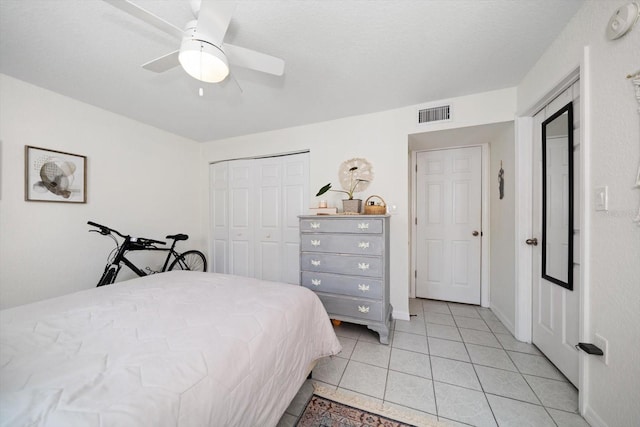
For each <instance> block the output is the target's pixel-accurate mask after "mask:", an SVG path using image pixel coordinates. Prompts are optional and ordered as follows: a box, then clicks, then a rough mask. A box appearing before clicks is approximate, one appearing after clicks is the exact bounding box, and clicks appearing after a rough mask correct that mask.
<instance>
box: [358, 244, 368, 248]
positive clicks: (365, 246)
mask: <svg viewBox="0 0 640 427" xmlns="http://www.w3.org/2000/svg"><path fill="white" fill-rule="evenodd" d="M358 247H359V248H360V249H369V242H360V243H358Z"/></svg>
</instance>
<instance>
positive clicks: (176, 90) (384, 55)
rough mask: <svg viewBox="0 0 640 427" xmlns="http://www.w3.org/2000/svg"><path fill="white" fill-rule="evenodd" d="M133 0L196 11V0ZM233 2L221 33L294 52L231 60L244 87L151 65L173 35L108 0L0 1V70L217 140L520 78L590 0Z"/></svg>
mask: <svg viewBox="0 0 640 427" xmlns="http://www.w3.org/2000/svg"><path fill="white" fill-rule="evenodd" d="M213 1H215V0H213ZM136 3H137V4H139V5H140V6H142V7H144V8H146V9H147V10H149V11H152V12H153V13H155V14H157V15H158V16H160V17H162V18H163V19H165V20H167V21H169V22H171V23H173V24H175V25H176V26H178V27H182V26H183V25H184V24H185V23H186V22H187V21H188V20H190V19H193V16H192V14H191V10H190V8H189V5H188V1H187V0H162V1H160V0H137V1H136ZM237 3H238V6H237V9H236V12H235V14H234V16H233V19H232V21H231V24H230V27H229V31H228V33H227V36H226V38H225V41H226V42H228V43H233V44H235V45H239V46H243V47H247V48H250V49H254V50H258V51H261V52H264V53H268V54H270V55H274V56H278V57H280V58H283V59H284V60H285V62H286V65H285V74H284V76H282V77H275V76H270V75H265V74H261V73H258V72H255V71H251V70H246V69H240V68H236V69H232V73H233V75H234V76H235V78H236V79H237V81H238V82H239V85H240V86H241V88H242V92H241V91H240V89H239V88H238V85H236V84H235V83H234V82H233V81H225V82H224V83H222V84H218V85H216V84H204V83H200V82H198V81H196V80H194V79H193V78H191V77H189V76H188V75H187V74H186V73H184V71H183V70H182V69H181V68H180V67H176V68H174V69H172V70H170V71H168V72H166V73H163V74H154V73H152V72H149V71H146V70H144V69H142V68H141V67H140V65H141V64H143V63H145V62H147V61H149V60H151V59H154V58H156V57H158V56H161V55H163V54H165V53H168V52H170V51H173V50H176V49H177V48H178V41H176V40H175V39H173V38H172V37H171V36H168V35H167V34H165V33H163V32H161V31H160V30H157V29H156V28H154V27H151V26H149V25H148V24H145V23H144V22H142V21H139V20H137V19H135V18H133V17H131V16H128V15H127V14H125V13H124V12H122V11H120V10H118V9H116V8H114V7H113V6H111V5H109V4H107V3H105V2H103V1H101V0H0V72H2V73H4V74H7V75H10V76H13V77H16V78H18V79H21V80H24V81H27V82H30V83H33V84H35V85H38V86H41V87H44V88H46V89H50V90H52V91H55V92H58V93H61V94H63V95H67V96H69V97H72V98H76V99H78V100H80V101H83V102H86V103H89V104H92V105H96V106H98V107H101V108H104V109H106V110H110V111H113V112H116V113H119V114H122V115H125V116H128V117H131V118H133V119H135V120H139V121H141V122H144V123H148V124H150V125H153V126H156V127H158V128H161V129H165V130H167V131H170V132H173V133H175V134H178V135H182V136H185V137H188V138H191V139H194V140H196V141H209V140H215V139H220V138H225V137H230V136H236V135H242V134H249V133H255V132H261V131H266V130H272V129H280V128H285V127H290V126H296V125H302V124H307V123H313V122H319V121H324V120H331V119H335V118H340V117H345V116H351V115H357V114H363V113H369V112H375V111H382V110H387V109H391V108H397V107H401V106H406V105H411V104H418V103H422V102H428V101H432V100H438V99H444V98H449V97H454V96H460V95H466V94H471V93H477V92H483V91H488V90H494V89H500V88H505V87H511V86H515V85H517V84H518V83H519V82H520V81H521V79H522V78H523V77H524V75H525V73H526V72H527V71H528V70H529V69H530V68H531V67H532V65H533V64H534V63H535V62H536V61H537V60H538V58H539V57H540V55H541V54H542V53H543V52H544V50H545V49H546V47H547V46H548V45H549V44H550V43H551V41H553V40H554V39H555V38H556V36H557V35H558V34H559V32H560V31H561V29H562V28H563V27H564V26H565V25H566V23H567V22H568V21H569V19H570V18H571V17H572V16H573V15H574V14H575V12H576V11H577V9H578V8H579V7H580V5H581V4H582V3H583V0H562V1H559V0H439V1H436V0H393V1H392V0H384V1H383V0H239V1H238V2H237ZM199 87H203V88H204V91H205V95H204V96H203V97H199V96H198V93H197V92H198V88H199Z"/></svg>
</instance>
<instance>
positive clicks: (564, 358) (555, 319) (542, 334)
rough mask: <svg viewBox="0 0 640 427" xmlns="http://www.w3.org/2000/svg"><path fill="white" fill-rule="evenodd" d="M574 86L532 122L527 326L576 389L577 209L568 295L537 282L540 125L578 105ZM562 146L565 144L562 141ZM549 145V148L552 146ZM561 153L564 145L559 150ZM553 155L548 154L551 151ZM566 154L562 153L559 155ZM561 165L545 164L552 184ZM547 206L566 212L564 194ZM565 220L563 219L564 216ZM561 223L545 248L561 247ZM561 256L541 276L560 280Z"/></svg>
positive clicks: (577, 177)
mask: <svg viewBox="0 0 640 427" xmlns="http://www.w3.org/2000/svg"><path fill="white" fill-rule="evenodd" d="M579 87H580V86H579V82H576V83H575V84H574V85H573V86H572V87H571V88H569V89H567V90H566V91H565V92H564V93H562V94H561V95H560V96H559V97H558V98H556V99H555V100H554V101H553V102H552V103H550V104H549V105H547V107H545V109H543V110H542V111H541V112H540V113H538V114H537V115H536V116H535V117H534V135H533V142H534V146H533V148H534V153H533V228H534V230H533V237H535V238H536V239H537V241H538V243H539V244H538V245H537V246H532V248H533V262H532V266H533V267H532V268H533V274H532V277H533V287H532V289H533V310H532V313H533V321H532V328H533V330H532V341H533V343H534V344H535V345H536V346H537V347H538V348H539V349H540V350H541V351H542V352H543V353H544V355H545V356H547V358H548V359H549V360H550V361H551V362H552V363H553V364H554V365H556V367H557V368H558V369H559V370H560V371H561V372H562V373H563V374H564V375H565V376H566V377H567V378H568V379H569V381H571V382H572V383H573V384H574V385H575V386H576V387H577V386H578V351H577V350H576V349H575V347H574V346H575V345H576V344H577V343H578V338H579V308H580V305H579V304H580V288H581V287H580V275H579V264H580V251H579V250H578V249H579V248H580V233H579V224H580V217H579V215H580V209H574V233H573V236H574V239H573V242H574V243H573V244H574V251H573V254H574V259H573V290H572V291H570V290H568V289H566V288H563V287H561V286H558V285H556V284H555V283H552V282H550V281H548V280H546V279H544V278H543V277H542V244H544V243H545V242H542V122H544V120H545V119H546V118H548V117H551V116H552V115H553V114H554V113H555V112H556V111H558V110H560V108H562V107H563V106H565V105H566V104H568V103H569V102H571V101H572V100H573V101H575V100H577V99H579ZM578 105H579V103H578V102H573V107H574V114H573V117H574V122H573V127H574V130H573V135H574V138H573V143H574V154H573V163H574V165H579V163H580V156H579V150H580V137H579V128H578V127H579V123H580V122H579V117H580V114H579V111H578V108H577V107H578ZM562 141H563V139H562V138H556V139H555V140H554V142H555V143H558V144H559V143H561V142H562ZM564 142H565V143H566V139H564ZM552 145H554V144H552ZM564 147H566V145H565V146H564ZM552 149H553V148H552ZM565 151H566V150H565ZM557 158H561V159H562V161H561V162H553V161H552V162H550V166H551V168H553V169H555V170H557V171H558V173H557V174H556V175H557V177H558V179H565V178H563V176H566V174H565V173H564V172H563V171H564V170H565V169H566V164H567V155H564V156H558V157H557ZM550 173H551V170H549V171H548V174H547V180H548V181H549V182H550V183H552V182H553V179H555V178H552V177H550V176H549V174H550ZM548 188H549V190H550V191H548V197H547V203H548V204H549V205H550V207H551V208H552V209H554V208H556V209H563V212H566V209H567V206H566V205H567V203H568V199H567V194H566V192H564V191H553V189H551V188H550V187H548ZM579 188H580V175H579V171H578V168H577V167H576V168H574V192H573V194H574V206H580V200H579V197H580V191H579ZM565 217H566V216H565ZM566 227H567V223H566V221H562V222H559V223H557V224H550V227H549V228H553V231H551V232H548V233H547V235H548V241H547V242H546V243H547V244H548V247H549V246H551V244H552V241H553V239H560V242H559V243H560V245H555V246H556V247H560V246H561V245H566V243H567V237H566V236H567V235H568V230H567V228H566ZM567 265H568V263H567V258H566V255H555V256H553V257H552V258H551V259H550V262H549V263H548V265H547V272H548V273H549V272H551V273H553V274H554V275H556V276H561V275H564V274H566V269H567Z"/></svg>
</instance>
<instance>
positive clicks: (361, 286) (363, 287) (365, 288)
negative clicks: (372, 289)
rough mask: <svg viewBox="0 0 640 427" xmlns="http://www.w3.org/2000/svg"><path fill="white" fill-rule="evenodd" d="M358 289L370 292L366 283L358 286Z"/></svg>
mask: <svg viewBox="0 0 640 427" xmlns="http://www.w3.org/2000/svg"><path fill="white" fill-rule="evenodd" d="M358 289H359V290H361V291H362V292H368V291H369V285H365V284H364V283H360V284H359V285H358Z"/></svg>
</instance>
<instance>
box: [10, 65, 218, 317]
mask: <svg viewBox="0 0 640 427" xmlns="http://www.w3.org/2000/svg"><path fill="white" fill-rule="evenodd" d="M0 91H1V93H2V96H1V97H0V140H1V141H2V156H1V169H0V180H1V185H2V187H1V189H0V190H1V193H0V196H1V200H0V307H2V308H7V307H12V306H15V305H20V304H24V303H28V302H32V301H37V300H41V299H44V298H48V297H53V296H58V295H63V294H66V293H70V292H74V291H78V290H82V289H87V288H91V287H93V286H95V284H96V282H97V281H98V279H99V277H100V274H101V272H102V269H103V267H104V264H105V263H106V257H107V255H108V253H109V251H110V250H111V248H112V247H113V245H112V244H111V240H110V239H109V238H106V237H103V236H100V235H99V234H97V233H88V232H87V230H88V228H89V227H88V226H87V224H86V223H87V221H88V220H93V221H95V222H98V223H102V224H105V225H110V226H112V227H113V228H116V229H119V230H121V231H123V232H125V233H129V234H132V235H140V236H143V237H150V238H156V239H163V238H164V237H165V236H166V235H167V234H173V233H179V232H182V233H187V234H189V235H190V236H191V238H190V239H189V240H188V241H187V243H185V242H181V243H180V246H181V247H185V248H186V247H187V246H189V247H194V248H198V249H204V248H205V247H206V240H205V238H204V237H203V234H202V229H203V228H202V226H201V224H200V222H199V216H200V211H201V204H204V205H206V203H201V200H200V199H199V196H200V194H201V191H200V185H202V186H204V185H205V184H201V180H200V176H199V172H198V170H197V168H196V167H194V166H195V165H197V156H198V153H199V146H198V144H197V143H195V142H193V141H191V140H187V139H184V138H181V137H178V136H176V135H172V134H169V133H167V132H164V131H160V130H158V129H155V128H152V127H150V126H147V125H143V124H141V123H138V122H135V121H133V120H130V119H127V118H124V117H122V116H118V115H116V114H112V113H109V112H107V111H104V110H101V109H98V108H95V107H93V106H90V105H87V104H84V103H81V102H78V101H75V100H72V99H70V98H67V97H63V96H61V95H58V94H55V93H53V92H50V91H47V90H44V89H41V88H38V87H35V86H32V85H30V84H27V83H24V82H22V81H19V80H16V79H13V78H11V77H8V76H4V75H0ZM25 145H31V146H37V147H43V148H49V149H53V150H58V151H65V152H70V153H75V154H80V155H84V156H87V193H88V197H87V203H86V204H64V203H38V202H25V201H24V147H25ZM182 245H184V246H182ZM152 262H153V261H152Z"/></svg>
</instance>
